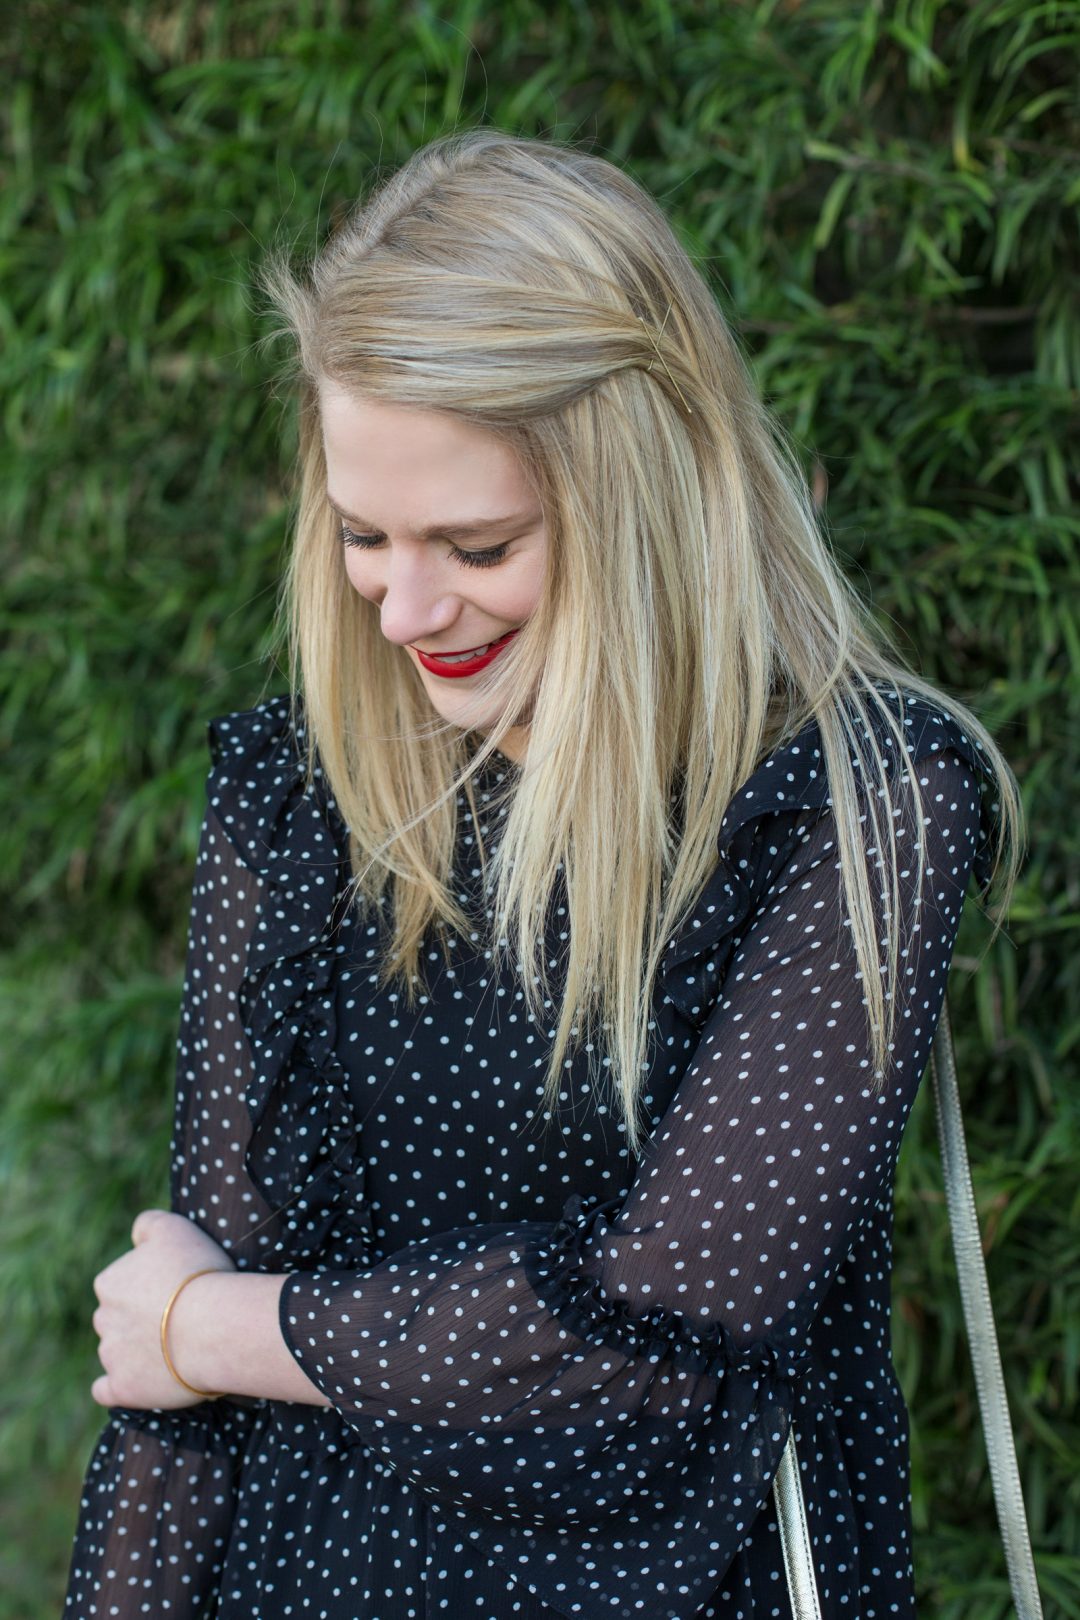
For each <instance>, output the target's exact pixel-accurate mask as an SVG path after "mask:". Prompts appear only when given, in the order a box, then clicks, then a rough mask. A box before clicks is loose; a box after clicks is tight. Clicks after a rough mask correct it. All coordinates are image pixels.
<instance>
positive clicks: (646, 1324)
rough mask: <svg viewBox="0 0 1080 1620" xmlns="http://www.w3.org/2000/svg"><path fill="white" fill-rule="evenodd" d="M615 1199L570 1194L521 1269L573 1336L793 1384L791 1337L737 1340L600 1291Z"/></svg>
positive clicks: (797, 1357)
mask: <svg viewBox="0 0 1080 1620" xmlns="http://www.w3.org/2000/svg"><path fill="white" fill-rule="evenodd" d="M622 1202H623V1200H622V1198H609V1199H607V1200H606V1201H604V1202H603V1203H595V1202H593V1201H592V1200H590V1199H586V1198H583V1197H582V1196H581V1194H580V1193H574V1194H573V1195H572V1196H571V1197H570V1198H568V1199H567V1201H566V1204H565V1205H564V1207H563V1213H562V1218H561V1220H560V1221H559V1222H558V1224H557V1225H556V1227H555V1228H554V1230H553V1232H552V1237H551V1241H550V1243H546V1244H544V1246H543V1247H542V1248H541V1249H539V1250H537V1251H535V1252H534V1254H533V1255H532V1257H531V1259H530V1261H529V1263H528V1264H527V1266H526V1271H527V1273H528V1277H529V1282H530V1284H531V1286H532V1288H533V1291H534V1292H535V1294H536V1296H537V1298H538V1299H539V1300H540V1301H541V1303H542V1304H543V1305H544V1306H545V1308H546V1309H547V1310H549V1311H550V1312H551V1314H552V1315H553V1316H555V1317H557V1318H558V1320H559V1322H560V1323H561V1324H562V1326H563V1327H565V1328H568V1329H569V1331H570V1332H571V1333H573V1334H574V1335H575V1336H576V1337H577V1338H579V1339H582V1340H585V1341H592V1342H595V1343H599V1344H606V1345H608V1346H609V1347H610V1348H611V1349H612V1350H618V1351H620V1352H621V1353H622V1354H623V1355H625V1356H627V1357H634V1358H637V1359H640V1360H645V1361H652V1362H656V1361H669V1362H671V1364H672V1366H674V1367H678V1368H679V1369H680V1370H681V1371H683V1372H687V1373H695V1374H701V1375H703V1376H705V1377H708V1378H723V1377H724V1376H726V1375H727V1374H730V1373H736V1374H740V1375H745V1376H748V1377H751V1378H754V1377H759V1376H760V1377H768V1378H770V1379H772V1380H774V1381H775V1380H787V1381H788V1382H791V1383H793V1382H794V1381H795V1380H797V1379H799V1378H800V1377H803V1376H805V1375H806V1373H807V1372H808V1370H809V1356H808V1352H807V1349H806V1345H805V1343H803V1342H796V1339H795V1337H794V1334H790V1335H783V1336H778V1337H776V1338H764V1339H755V1340H754V1341H752V1342H751V1343H749V1344H743V1345H740V1344H739V1343H738V1342H737V1341H736V1339H735V1338H734V1336H733V1335H732V1334H731V1333H730V1332H729V1330H728V1329H727V1328H726V1327H725V1326H724V1324H723V1323H721V1322H715V1323H710V1324H709V1326H708V1327H707V1328H705V1329H698V1328H696V1327H694V1325H693V1324H692V1323H691V1322H690V1320H689V1318H687V1317H686V1316H683V1315H681V1314H680V1313H679V1312H678V1311H671V1310H668V1309H666V1308H665V1307H662V1306H652V1307H650V1308H649V1309H648V1310H646V1311H638V1310H635V1309H633V1308H632V1307H631V1306H630V1305H629V1304H628V1303H627V1301H625V1300H622V1299H612V1298H610V1296H609V1295H608V1294H606V1293H605V1292H604V1289H603V1287H602V1284H601V1281H600V1277H599V1276H598V1275H597V1272H598V1270H599V1267H600V1266H601V1265H602V1261H603V1250H604V1245H605V1239H606V1238H607V1236H608V1234H609V1233H610V1232H611V1230H612V1227H611V1217H612V1216H614V1215H617V1213H618V1211H619V1208H620V1206H621V1204H622Z"/></svg>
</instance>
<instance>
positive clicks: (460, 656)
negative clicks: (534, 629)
mask: <svg viewBox="0 0 1080 1620" xmlns="http://www.w3.org/2000/svg"><path fill="white" fill-rule="evenodd" d="M511 635H513V631H512V630H506V631H504V632H503V634H502V635H501V636H496V637H495V639H494V641H485V642H484V644H483V645H482V646H480V647H466V648H465V649H464V650H463V651H460V652H430V651H429V650H428V648H427V647H414V648H413V652H418V653H423V655H424V657H425V658H437V659H438V660H439V662H440V664H458V663H464V662H465V660H466V659H467V658H482V657H483V655H484V654H485V653H488V652H490V651H491V649H492V647H495V646H497V645H498V644H499V642H500V641H505V640H506V639H507V637H508V636H511Z"/></svg>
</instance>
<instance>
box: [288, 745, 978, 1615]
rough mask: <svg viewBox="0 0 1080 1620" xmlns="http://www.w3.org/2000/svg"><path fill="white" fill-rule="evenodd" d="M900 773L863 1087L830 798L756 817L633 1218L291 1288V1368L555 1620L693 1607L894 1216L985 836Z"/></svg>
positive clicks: (545, 1227) (420, 1244) (534, 1228)
mask: <svg viewBox="0 0 1080 1620" xmlns="http://www.w3.org/2000/svg"><path fill="white" fill-rule="evenodd" d="M935 746H936V745H935ZM916 769H917V771H918V773H919V776H920V780H921V781H922V782H923V783H924V784H925V786H924V795H925V799H926V803H927V815H928V825H927V828H926V833H925V846H926V847H925V857H926V864H925V877H924V881H923V886H922V889H921V892H919V893H915V892H914V858H915V847H914V846H915V843H916V838H917V823H916V821H915V818H914V814H913V812H911V810H910V806H909V805H908V804H907V803H906V801H905V800H904V797H903V792H902V791H898V798H899V806H898V814H897V817H896V820H895V829H896V837H897V842H898V849H899V852H900V854H901V856H902V857H906V859H903V858H902V860H901V870H902V872H903V874H904V880H905V881H906V883H907V885H908V892H907V894H906V896H905V900H906V903H905V905H904V906H903V907H902V912H903V915H902V917H901V918H899V919H897V920H896V923H895V926H896V928H897V929H898V930H899V932H900V935H901V938H900V948H901V958H900V963H901V968H900V986H899V993H898V1006H897V1019H896V1037H895V1041H894V1049H893V1053H892V1056H893V1068H892V1070H891V1073H890V1075H889V1078H888V1082H887V1085H886V1088H885V1089H884V1091H879V1089H878V1088H877V1087H876V1086H875V1080H874V1075H873V1074H872V1071H871V1066H870V1061H869V1056H868V1042H867V1038H866V1030H865V1007H864V1003H863V995H862V990H861V985H860V981H859V977H858V974H857V968H856V959H855V954H854V948H853V944H852V937H851V929H850V921H849V919H848V917H847V916H846V915H845V912H844V910H843V907H842V903H841V889H840V872H839V856H838V851H837V847H836V843H835V836H834V835H835V824H834V821H833V817H832V812H831V809H830V808H829V807H828V805H829V801H828V800H823V801H822V802H821V808H820V809H819V810H818V811H816V812H815V813H813V814H798V813H791V812H787V811H779V812H773V813H770V811H769V809H768V807H767V806H766V805H763V806H762V809H761V812H760V815H759V818H758V819H759V822H760V824H761V825H760V826H759V831H760V832H762V838H761V839H760V840H759V842H760V843H763V844H764V845H767V846H768V848H769V849H770V850H771V852H772V854H771V859H770V861H769V877H768V881H767V883H765V884H764V886H763V887H762V888H761V890H760V892H758V893H757V895H756V897H755V904H754V906H753V908H752V909H751V911H750V912H749V913H748V914H747V915H746V916H745V918H744V919H743V920H741V921H740V924H739V928H738V936H737V938H736V939H735V940H734V941H733V948H732V951H731V954H730V956H729V957H728V959H727V962H726V970H725V972H724V974H723V977H722V982H721V983H720V986H719V989H718V993H717V995H716V997H715V999H714V1002H713V1004H712V1005H711V1006H710V1007H708V1008H707V1009H706V1010H705V1012H704V1014H703V1022H702V1026H701V1036H700V1042H699V1045H698V1047H697V1049H696V1052H695V1054H694V1057H693V1059H692V1061H691V1062H690V1064H689V1066H688V1068H687V1070H686V1072H685V1075H684V1077H683V1079H682V1081H681V1082H680V1084H679V1086H678V1089H677V1091H676V1093H675V1095H674V1097H673V1098H672V1100H671V1102H670V1103H669V1105H668V1107H667V1109H666V1112H665V1113H664V1114H663V1116H662V1117H661V1118H660V1120H659V1121H658V1122H657V1124H656V1126H655V1128H654V1131H653V1133H652V1136H651V1139H650V1141H649V1143H648V1145H647V1148H646V1151H645V1153H644V1155H643V1157H642V1159H641V1162H640V1166H639V1168H638V1171H637V1174H636V1177H635V1179H634V1181H633V1184H632V1186H631V1187H630V1190H629V1192H628V1194H627V1195H626V1197H625V1198H624V1199H623V1200H621V1201H619V1200H609V1201H607V1202H606V1203H599V1204H598V1203H595V1202H592V1201H590V1200H589V1199H586V1198H582V1197H581V1196H579V1195H577V1194H575V1195H574V1196H573V1197H571V1198H570V1199H569V1200H568V1201H567V1203H566V1206H565V1208H564V1211H563V1216H562V1219H561V1220H560V1221H559V1222H558V1223H557V1224H556V1225H555V1226H554V1227H552V1226H551V1225H550V1224H548V1223H541V1222H530V1221H523V1222H518V1223H515V1224H513V1225H504V1226H500V1225H486V1226H485V1225H481V1226H473V1227H467V1228H462V1229H459V1230H454V1231H449V1232H446V1233H443V1234H441V1235H439V1236H437V1237H433V1238H429V1239H425V1240H422V1241H417V1242H415V1243H413V1244H411V1245H410V1246H409V1247H407V1248H405V1249H402V1250H400V1251H398V1252H396V1253H394V1254H392V1255H390V1256H389V1257H388V1258H386V1259H385V1260H383V1261H381V1262H380V1263H379V1264H376V1265H371V1266H369V1267H366V1268H364V1269H356V1268H348V1267H347V1268H326V1269H319V1270H314V1271H312V1270H300V1271H297V1272H295V1273H293V1274H292V1275H291V1276H290V1278H289V1280H288V1282H287V1283H286V1285H285V1288H284V1290H283V1293H282V1297H281V1326H282V1331H283V1334H284V1335H285V1338H286V1341H287V1342H288V1343H289V1345H290V1347H291V1349H292V1351H293V1354H294V1355H295V1357H296V1359H297V1360H298V1361H299V1363H300V1364H301V1366H302V1367H303V1369H304V1371H305V1372H306V1373H307V1375H308V1376H309V1377H310V1378H311V1379H312V1380H313V1381H314V1382H315V1383H316V1384H318V1385H319V1387H320V1388H321V1389H322V1390H323V1391H324V1392H325V1394H326V1395H327V1397H328V1398H329V1399H330V1400H331V1401H332V1402H333V1404H334V1406H335V1407H336V1409H337V1410H338V1411H339V1412H340V1413H341V1414H342V1416H343V1417H344V1418H345V1419H346V1420H347V1422H348V1423H349V1424H350V1425H351V1426H352V1427H353V1428H355V1429H356V1430H357V1431H358V1432H359V1434H360V1436H361V1437H362V1439H363V1440H364V1442H365V1443H366V1444H367V1445H369V1446H371V1447H372V1448H374V1449H375V1450H376V1451H378V1452H379V1453H380V1454H381V1455H382V1456H383V1458H384V1459H385V1460H386V1461H387V1462H389V1463H390V1464H391V1465H392V1466H393V1467H394V1468H395V1469H396V1470H397V1471H398V1472H399V1473H400V1474H402V1476H403V1477H405V1478H407V1479H408V1480H409V1481H411V1482H412V1483H413V1484H414V1485H415V1486H416V1487H417V1488H419V1489H421V1490H422V1491H424V1492H425V1493H426V1494H427V1495H428V1496H429V1497H430V1498H431V1499H432V1501H433V1502H434V1503H435V1504H436V1505H437V1506H438V1508H439V1509H440V1510H441V1511H443V1512H445V1513H448V1514H451V1515H453V1516H454V1518H455V1519H456V1520H458V1521H459V1527H460V1528H461V1529H462V1530H463V1532H464V1533H465V1534H466V1535H468V1536H469V1537H471V1538H472V1539H473V1541H474V1542H475V1543H476V1544H477V1545H478V1546H479V1547H480V1548H481V1549H482V1550H483V1551H484V1552H485V1553H487V1554H488V1555H489V1556H491V1557H492V1558H495V1559H496V1560H497V1561H500V1562H502V1563H503V1564H504V1565H505V1566H506V1567H507V1568H508V1569H509V1570H511V1571H513V1572H514V1574H515V1575H516V1576H517V1577H518V1579H520V1580H521V1581H522V1582H523V1583H524V1584H525V1585H526V1586H528V1588H529V1589H530V1590H531V1591H533V1592H534V1593H537V1594H539V1595H540V1596H541V1597H542V1598H543V1599H545V1600H546V1601H548V1602H550V1603H551V1604H552V1605H553V1606H555V1607H556V1608H557V1609H558V1610H559V1612H561V1613H565V1614H568V1615H575V1616H578V1615H580V1616H585V1617H586V1620H593V1617H596V1620H600V1617H601V1616H605V1617H606V1616H611V1615H619V1616H622V1615H632V1614H636V1613H639V1612H648V1613H649V1614H650V1615H666V1616H672V1617H675V1616H680V1617H681V1616H688V1615H692V1614H694V1613H695V1612H696V1610H697V1607H698V1606H699V1605H700V1604H701V1603H702V1602H703V1601H705V1600H706V1599H707V1597H708V1595H709V1593H710V1592H711V1591H712V1590H713V1589H714V1587H715V1585H716V1582H717V1581H718V1580H719V1579H720V1578H721V1577H722V1575H723V1573H724V1570H725V1569H726V1568H727V1566H728V1564H729V1563H730V1562H731V1560H732V1558H733V1556H734V1555H735V1553H736V1551H737V1550H738V1547H739V1545H740V1543H741V1542H742V1541H743V1539H744V1537H745V1536H746V1534H747V1532H748V1529H749V1527H750V1526H751V1525H752V1523H753V1520H754V1518H755V1517H756V1515H757V1513H758V1512H759V1510H760V1508H761V1507H762V1505H763V1503H764V1502H765V1500H766V1498H767V1495H768V1492H769V1489H770V1485H771V1481H772V1477H773V1474H774V1472H775V1468H776V1466H777V1463H778V1461H779V1457H780V1454H781V1452H782V1449H783V1445H784V1442H785V1439H786V1435H787V1430H788V1427H789V1424H790V1422H791V1420H792V1414H793V1411H794V1410H795V1408H796V1405H797V1403H798V1402H799V1401H800V1400H805V1399H806V1398H807V1392H808V1391H809V1392H811V1393H812V1392H814V1391H815V1390H817V1389H819V1388H820V1387H821V1378H822V1369H821V1368H820V1367H819V1366H818V1365H817V1364H816V1362H815V1358H814V1355H813V1354H812V1351H811V1348H810V1345H809V1343H808V1335H809V1332H810V1329H811V1327H812V1324H813V1323H814V1320H815V1318H816V1316H817V1314H818V1312H819V1311H820V1309H821V1306H822V1303H823V1301H824V1300H825V1299H826V1298H827V1296H828V1294H829V1289H830V1284H831V1283H832V1281H833V1280H834V1278H835V1276H836V1274H837V1271H838V1269H839V1268H840V1267H841V1266H842V1265H843V1263H844V1262H845V1260H846V1259H847V1258H848V1257H849V1256H850V1255H851V1254H852V1252H853V1250H854V1249H855V1247H856V1245H857V1243H858V1240H859V1235H860V1232H861V1231H862V1229H863V1227H864V1225H865V1223H866V1222H867V1221H868V1220H869V1219H870V1218H871V1216H873V1215H874V1214H875V1213H880V1211H881V1210H882V1208H883V1207H884V1206H886V1205H888V1203H889V1202H890V1201H891V1190H892V1178H893V1172H894V1167H895V1160H896V1155H897V1151H898V1148H899V1145H900V1139H901V1135H902V1131H903V1128H904V1124H905V1121H906V1118H907V1115H908V1112H909V1110H910V1107H911V1104H912V1101H913V1099H914V1096H915V1093H916V1090H917V1087H918V1083H919V1079H920V1076H921V1073H922V1070H923V1067H924V1065H925V1062H926V1060H927V1057H928V1053H929V1046H930V1041H931V1037H932V1035H933V1031H934V1028H935V1025H936V1022H937V1018H938V1015H939V1012H940V1007H941V1001H942V996H943V993H944V989H945V982H946V975H947V971H948V967H949V962H950V959H951V955H952V951H953V947H954V944H955V939H956V932H957V927H958V924H959V919H960V913H961V908H962V903H963V898H964V893H965V890H966V887H967V884H968V879H969V875H970V873H971V870H972V865H973V861H974V859H975V854H976V848H977V844H978V841H979V835H980V799H979V789H978V784H977V781H976V772H975V771H974V770H973V769H972V766H971V764H970V763H969V761H968V760H967V759H966V758H964V757H961V755H960V754H958V753H956V752H954V751H952V750H950V749H948V748H939V749H938V751H936V752H935V753H934V754H933V756H932V757H926V758H923V759H921V760H920V761H919V763H918V765H917V767H916ZM904 780H905V784H906V791H907V792H908V793H910V783H909V782H907V779H904ZM766 824H768V825H766ZM864 825H865V824H864ZM871 854H873V852H872V851H871ZM710 909H711V908H710ZM889 926H890V921H889V919H888V918H887V917H883V919H882V930H883V932H882V935H881V937H882V939H883V940H884V939H885V938H886V937H887V935H886V933H885V930H887V929H888V927H889Z"/></svg>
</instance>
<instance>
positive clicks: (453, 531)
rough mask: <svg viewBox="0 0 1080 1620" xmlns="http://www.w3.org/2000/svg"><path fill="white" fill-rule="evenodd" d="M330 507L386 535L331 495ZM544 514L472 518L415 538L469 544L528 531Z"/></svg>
mask: <svg viewBox="0 0 1080 1620" xmlns="http://www.w3.org/2000/svg"><path fill="white" fill-rule="evenodd" d="M326 499H327V501H328V503H329V504H330V505H331V506H332V507H333V508H334V511H335V512H336V513H337V515H338V517H340V518H344V519H345V521H346V523H352V524H355V526H356V527H357V529H359V530H361V531H366V532H368V533H372V534H381V533H382V532H383V531H382V530H381V529H380V528H379V525H378V524H377V523H371V522H369V521H368V519H367V518H362V517H357V516H356V514H355V513H353V512H346V511H344V510H343V509H342V508H341V507H340V506H339V505H338V503H337V501H335V499H334V497H333V496H332V495H331V493H330V491H329V490H327V492H326ZM540 519H541V514H540V513H538V512H537V511H535V510H533V511H529V512H509V513H507V515H506V516H505V517H497V518H471V519H469V520H468V521H466V522H464V523H431V524H429V525H428V526H427V528H425V529H416V530H414V531H413V535H412V538H414V539H416V540H468V539H471V538H475V537H476V536H477V535H479V534H491V533H492V532H493V531H495V530H500V529H511V528H522V529H523V528H525V527H526V526H527V525H529V524H533V523H539V522H540Z"/></svg>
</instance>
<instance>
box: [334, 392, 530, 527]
mask: <svg viewBox="0 0 1080 1620" xmlns="http://www.w3.org/2000/svg"><path fill="white" fill-rule="evenodd" d="M319 414H320V419H321V423H322V436H323V449H324V452H325V457H326V471H327V481H328V483H329V485H330V488H331V490H332V491H333V493H334V496H335V499H336V500H337V501H339V502H340V504H341V506H342V507H343V508H344V509H345V510H347V511H350V512H359V513H363V514H364V515H365V516H366V517H368V518H370V519H371V520H372V521H373V522H382V521H383V520H384V519H385V520H387V521H389V520H390V519H393V520H394V521H395V522H396V523H401V524H403V525H407V526H410V527H417V528H420V527H423V526H424V525H425V524H430V523H450V522H453V521H454V520H455V519H458V518H469V519H473V518H484V517H491V518H496V517H501V516H502V515H503V514H504V513H506V512H510V511H514V510H516V509H517V508H519V507H521V506H522V505H523V504H527V503H528V502H529V501H530V500H531V499H532V496H531V491H530V489H529V486H528V483H527V481H526V479H525V476H524V473H523V471H522V468H521V465H520V462H519V461H518V459H517V457H516V456H515V454H514V452H513V451H512V450H511V449H510V447H509V446H508V445H506V444H504V443H503V441H502V440H501V439H500V438H498V436H497V435H496V434H494V433H491V432H489V431H488V430H487V429H486V428H482V427H479V426H478V425H477V424H476V423H474V422H467V421H465V420H464V419H463V418H461V417H458V416H453V415H451V414H450V413H449V412H446V411H429V410H420V409H417V408H414V407H411V406H403V405H390V404H386V403H385V402H383V401H376V400H370V399H363V398H360V397H357V396H355V395H352V394H349V393H347V392H346V391H345V389H344V388H342V387H341V386H340V385H339V384H337V383H334V382H330V381H328V380H325V379H324V380H322V381H321V382H320V384H319Z"/></svg>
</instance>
